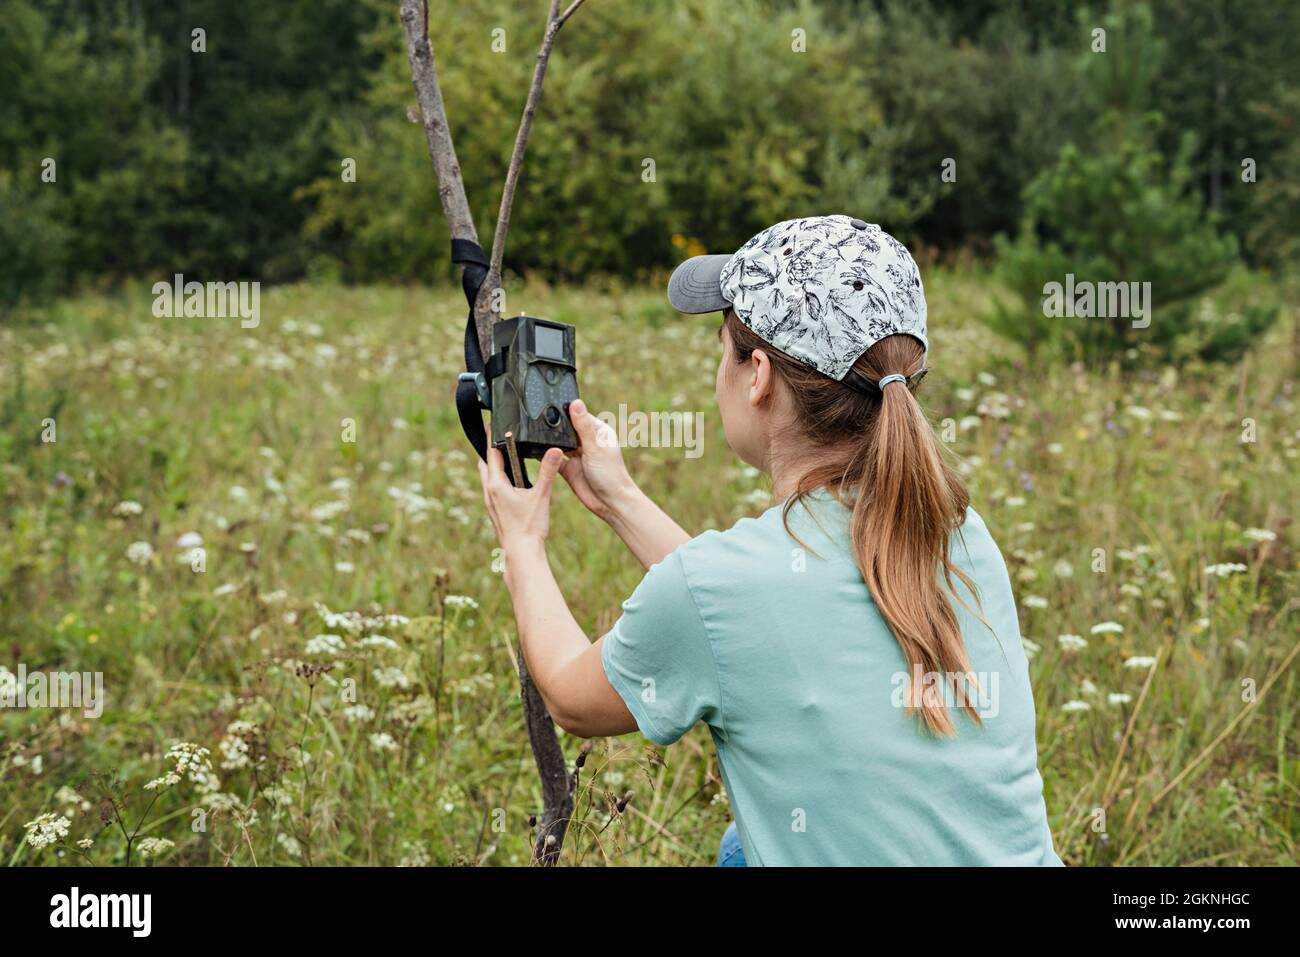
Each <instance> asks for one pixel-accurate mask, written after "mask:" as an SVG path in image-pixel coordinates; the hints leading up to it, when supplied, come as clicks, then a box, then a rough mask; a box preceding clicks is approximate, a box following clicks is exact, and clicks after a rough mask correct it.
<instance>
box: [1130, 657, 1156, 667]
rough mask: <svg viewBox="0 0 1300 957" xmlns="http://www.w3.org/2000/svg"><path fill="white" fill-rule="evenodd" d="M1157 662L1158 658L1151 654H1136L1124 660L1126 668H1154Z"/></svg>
mask: <svg viewBox="0 0 1300 957" xmlns="http://www.w3.org/2000/svg"><path fill="white" fill-rule="evenodd" d="M1155 663H1156V659H1155V658H1153V657H1151V656H1149V655H1134V656H1133V657H1131V658H1126V659H1125V660H1124V667H1125V668H1153V667H1155Z"/></svg>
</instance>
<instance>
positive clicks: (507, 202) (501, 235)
mask: <svg viewBox="0 0 1300 957" xmlns="http://www.w3.org/2000/svg"><path fill="white" fill-rule="evenodd" d="M582 2H583V0H573V2H572V3H571V4H569V6H568V8H567V9H566V10H565V11H564V13H560V0H551V8H550V12H549V13H548V14H547V16H546V31H545V32H544V33H543V34H542V46H541V49H539V50H538V51H537V64H536V66H535V67H534V68H533V82H532V84H531V85H530V86H529V88H528V97H527V99H525V100H524V115H523V116H522V117H521V118H520V120H519V132H518V133H516V134H515V147H514V150H513V151H512V152H511V154H510V166H509V168H508V169H507V170H506V185H505V188H504V189H503V190H502V191H501V209H500V211H499V212H498V213H497V228H496V231H495V232H493V234H492V255H491V257H490V262H491V265H490V266H489V267H488V274H487V278H486V279H485V280H484V281H483V288H484V289H485V290H486V289H497V288H500V286H501V263H502V261H503V260H504V259H505V254H506V235H507V234H508V233H509V232H510V211H511V209H512V208H513V206H514V202H515V189H516V187H517V186H518V185H519V172H520V170H521V169H522V168H523V164H524V150H526V149H527V148H528V134H529V133H530V132H531V131H532V128H533V116H534V115H535V114H536V113H537V103H538V101H539V100H540V99H541V96H542V81H543V80H544V79H545V78H546V65H547V63H549V62H550V59H551V48H552V47H553V46H554V45H555V35H556V34H557V33H559V32H560V27H562V26H564V21H565V20H567V19H569V17H570V16H572V15H573V11H575V10H577V9H578V7H580V6H582ZM496 303H497V299H496V297H493V296H491V295H490V294H489V295H487V296H484V295H480V296H479V301H478V302H477V303H476V304H475V306H474V321H475V323H476V324H477V323H478V321H479V310H480V309H482V310H483V311H484V312H485V314H486V315H487V316H489V317H490V319H489V322H491V321H494V320H495V319H496V318H497V316H496V315H495V313H493V312H492V308H493V306H495V305H496Z"/></svg>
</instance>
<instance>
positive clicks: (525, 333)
mask: <svg viewBox="0 0 1300 957" xmlns="http://www.w3.org/2000/svg"><path fill="white" fill-rule="evenodd" d="M575 343H576V331H575V330H574V328H573V326H569V325H565V324H564V323H562V322H552V321H551V320H549V319H537V318H535V317H533V316H517V317H515V318H514V319H502V320H499V321H498V322H496V323H495V324H494V325H493V326H492V353H493V357H494V358H495V357H496V356H500V357H501V360H500V361H501V364H502V365H501V370H500V371H499V372H498V373H497V374H496V375H495V376H494V377H493V378H492V445H493V446H494V447H496V448H498V449H501V448H504V447H505V444H506V433H507V432H510V433H511V434H512V435H513V436H514V440H515V447H516V448H517V449H518V451H519V454H520V455H521V456H523V457H524V458H533V459H539V458H541V457H542V456H543V455H545V454H546V450H547V449H550V448H559V449H564V450H565V451H573V450H574V449H576V448H577V447H578V435H577V433H576V432H575V431H574V430H573V423H572V422H570V421H569V412H568V404H569V403H570V402H572V401H573V400H574V399H576V398H577V397H578V367H577V353H576V350H575Z"/></svg>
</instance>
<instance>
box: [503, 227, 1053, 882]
mask: <svg viewBox="0 0 1300 957" xmlns="http://www.w3.org/2000/svg"><path fill="white" fill-rule="evenodd" d="M668 296H669V300H670V301H671V302H672V304H673V305H674V306H675V307H676V308H677V309H678V310H680V311H682V312H687V313H705V312H717V311H721V312H723V323H722V327H721V329H720V330H719V337H720V339H721V341H722V347H723V352H722V360H721V362H720V363H719V365H718V374H717V384H716V390H717V400H718V409H719V412H720V414H721V417H722V424H723V428H724V431H725V433H726V437H727V443H728V444H729V445H730V446H731V448H732V450H733V451H735V453H736V454H737V455H738V456H740V458H741V459H742V460H743V461H745V462H748V463H749V464H750V465H752V466H754V467H755V468H758V469H761V470H762V471H763V472H765V473H767V474H768V475H769V476H770V478H771V481H772V487H773V492H774V495H775V498H776V499H777V500H778V501H779V502H780V503H781V504H779V505H776V506H774V507H773V508H771V509H769V510H768V511H767V512H765V513H764V514H763V515H761V516H759V517H758V518H747V519H742V520H741V521H740V522H738V523H737V524H736V525H735V526H733V527H732V528H730V529H728V530H727V531H725V532H718V531H708V532H705V533H704V534H702V535H699V536H697V537H695V538H691V537H690V536H689V535H687V534H686V532H684V531H683V530H682V529H681V528H680V527H679V526H678V525H677V524H676V523H675V522H674V521H673V520H672V519H671V518H669V517H668V516H667V515H666V514H665V513H664V512H663V511H662V510H661V509H659V507H658V506H656V505H655V504H654V503H653V502H651V501H650V500H649V499H648V498H647V497H646V496H645V495H644V493H642V492H641V490H640V489H639V488H638V487H637V486H636V484H635V483H634V482H633V481H632V479H631V477H630V476H629V475H628V473H627V471H626V469H625V468H624V466H623V460H622V455H621V453H620V451H619V448H618V444H617V441H616V440H615V439H614V437H613V432H612V429H610V428H609V427H608V426H607V425H605V424H604V423H602V422H601V421H599V420H598V419H596V418H595V417H593V416H592V415H591V414H590V413H589V412H588V411H587V409H586V408H585V407H584V406H583V404H582V403H581V402H574V403H573V404H572V406H571V408H570V410H569V411H570V416H571V418H572V420H573V423H574V425H575V427H576V428H577V432H578V435H579V437H580V439H581V454H579V455H575V456H573V457H572V458H570V459H568V460H567V461H566V460H565V459H564V456H563V455H562V454H561V453H560V452H559V450H557V449H552V450H550V451H549V452H548V453H547V454H546V456H545V457H544V458H543V460H542V463H541V468H540V473H539V476H538V480H537V484H536V486H535V487H534V488H533V489H532V490H529V491H525V490H522V489H515V488H512V487H511V486H510V483H509V481H508V479H507V477H506V475H505V472H504V468H503V462H502V458H501V455H500V453H498V452H495V451H493V452H492V453H491V455H490V458H489V461H488V463H487V464H486V465H481V466H480V470H481V474H482V477H483V486H484V498H485V500H486V502H487V506H488V511H489V513H490V514H491V517H492V522H493V524H494V526H495V528H496V531H497V535H498V537H499V538H500V541H501V545H502V548H503V550H504V554H505V578H506V584H507V586H508V587H509V589H510V594H511V597H512V599H513V602H514V608H515V617H516V619H517V621H518V625H519V635H520V642H521V645H522V647H523V652H524V654H525V656H526V658H527V661H528V668H529V671H530V672H531V674H532V677H533V680H534V682H535V683H536V685H537V688H538V690H539V691H540V693H541V695H542V698H543V699H544V700H545V701H546V704H547V706H548V707H549V708H550V710H551V714H552V715H553V716H554V717H555V720H556V721H557V722H559V724H560V725H561V726H562V727H563V728H565V729H566V730H568V731H569V732H571V733H573V734H576V735H579V736H582V737H594V736H598V735H615V734H625V733H628V732H631V731H635V730H638V729H639V730H640V731H641V732H642V733H643V734H644V735H645V736H646V737H648V738H650V739H651V740H653V741H655V742H658V743H660V744H669V743H671V742H673V741H676V740H677V739H678V738H680V737H681V736H682V735H683V734H685V733H686V732H687V731H688V730H689V729H690V728H691V727H692V726H693V725H694V724H695V723H696V722H697V721H703V722H705V723H706V724H707V725H708V726H709V729H710V731H711V732H712V736H713V740H714V742H715V744H716V746H717V749H718V757H719V764H720V766H721V769H722V776H723V779H724V782H725V784H726V788H727V793H728V795H729V798H730V802H731V806H732V809H733V811H734V813H735V817H736V821H735V824H734V825H733V826H732V828H730V829H728V832H727V835H726V836H725V837H724V840H723V844H722V849H721V851H720V854H719V863H722V864H744V863H748V864H751V865H757V864H764V865H773V864H775V865H790V864H1016V865H1039V864H1051V865H1056V864H1060V863H1061V862H1060V859H1059V858H1058V857H1057V855H1056V852H1055V850H1054V849H1053V847H1052V837H1051V833H1050V831H1049V829H1048V824H1047V812H1046V807H1045V805H1044V801H1043V795H1042V779H1041V778H1040V776H1039V773H1038V767H1037V749H1036V745H1035V739H1034V703H1033V697H1032V694H1031V691H1030V687H1029V673H1028V664H1027V661H1026V658H1025V654H1024V650H1023V648H1022V646H1021V642H1020V633H1019V627H1018V623H1017V618H1016V608H1015V601H1014V599H1013V597H1012V593H1011V584H1010V581H1009V579H1008V576H1007V571H1006V566H1005V564H1004V563H1003V561H1002V557H1001V554H1000V553H999V551H998V548H997V546H996V545H995V544H994V542H993V540H992V538H991V537H990V535H989V532H988V529H987V528H986V527H985V525H984V523H983V521H982V520H981V519H980V517H979V515H977V514H976V513H975V512H974V511H973V510H972V509H970V508H969V505H968V501H969V499H968V496H967V493H966V490H965V488H964V487H963V485H962V483H961V480H960V478H959V477H958V476H957V475H956V473H954V472H953V471H952V470H951V469H950V468H948V466H947V465H945V464H944V462H943V458H942V454H941V453H942V450H941V447H940V445H939V443H938V441H937V439H936V438H935V436H934V434H933V432H932V431H931V430H930V427H929V425H928V423H927V422H926V419H925V417H924V415H923V413H922V411H921V408H920V406H919V405H918V404H917V401H916V399H915V398H914V397H913V395H912V390H913V389H914V388H915V387H916V386H917V384H918V383H919V382H920V379H921V378H922V376H923V375H924V373H925V371H926V369H925V356H926V349H927V340H926V305H925V294H924V291H923V289H922V286H921V278H920V274H919V272H918V270H917V267H916V263H915V262H914V261H913V260H912V257H911V255H909V253H908V252H907V250H906V249H905V248H904V247H903V246H902V245H901V244H900V243H899V242H897V241H896V240H895V239H894V238H893V237H892V236H889V235H888V234H887V233H885V232H884V231H882V230H881V229H880V228H879V227H878V226H875V225H872V224H868V223H865V222H863V221H862V220H858V219H849V218H848V217H846V216H821V217H812V218H808V219H800V220H791V221H787V222H783V223H778V224H776V225H775V226H772V227H770V228H768V229H766V230H764V231H763V232H761V233H759V234H758V235H757V236H755V237H754V238H753V239H751V240H750V241H749V242H748V243H746V244H745V245H744V246H743V247H742V248H741V249H740V250H739V251H737V252H736V253H735V254H734V255H732V256H700V257H695V258H693V259H690V260H688V261H687V262H685V263H683V264H682V265H681V266H680V267H678V269H677V271H676V272H675V273H674V274H673V277H672V279H671V280H670V282H669V287H668ZM557 472H558V473H562V474H563V475H564V477H565V478H566V480H567V481H568V483H569V485H570V486H571V487H572V489H573V491H574V492H575V493H576V494H577V496H578V498H579V499H580V500H581V501H582V503H583V504H584V505H585V506H586V507H587V508H588V509H590V510H591V511H592V512H593V513H595V514H596V515H598V516H599V517H600V518H602V519H604V520H605V521H606V522H607V523H608V524H609V525H610V526H611V527H612V528H613V529H614V531H615V532H616V533H617V534H618V535H619V537H620V538H622V539H623V541H624V542H625V543H626V544H627V546H628V548H629V549H631V551H632V553H633V554H634V555H635V556H636V557H637V558H638V559H639V560H640V561H641V563H642V564H643V565H644V566H645V567H646V568H647V569H649V571H648V572H647V574H646V576H645V578H644V580H643V581H642V582H641V584H640V585H639V586H638V587H637V589H636V591H635V592H634V593H633V595H632V597H631V598H629V599H628V600H627V601H626V602H625V603H624V605H623V615H622V617H621V618H620V619H619V620H618V622H617V623H616V624H615V625H614V627H613V629H612V630H611V631H610V632H609V633H608V634H607V635H605V636H604V637H602V638H600V639H598V640H597V641H596V642H595V643H591V642H590V641H588V639H587V637H586V636H585V635H584V634H583V632H582V629H581V628H579V627H578V624H577V622H576V621H575V620H574V619H573V616H572V615H571V614H570V612H569V609H568V607H567V606H566V604H565V601H564V597H563V595H561V594H560V590H559V588H558V587H557V585H556V583H555V579H554V577H553V576H552V574H551V571H550V568H549V566H548V564H547V560H546V552H545V547H544V543H545V539H546V531H547V521H548V509H549V499H550V492H551V487H552V484H553V482H554V479H555V475H556V473H557Z"/></svg>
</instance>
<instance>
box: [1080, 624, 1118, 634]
mask: <svg viewBox="0 0 1300 957" xmlns="http://www.w3.org/2000/svg"><path fill="white" fill-rule="evenodd" d="M1088 633H1089V634H1092V635H1120V634H1123V633H1124V626H1123V625H1121V624H1120V623H1119V622H1117V621H1103V622H1101V623H1099V624H1096V625H1093V626H1092V628H1090V629H1089V631H1088Z"/></svg>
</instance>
